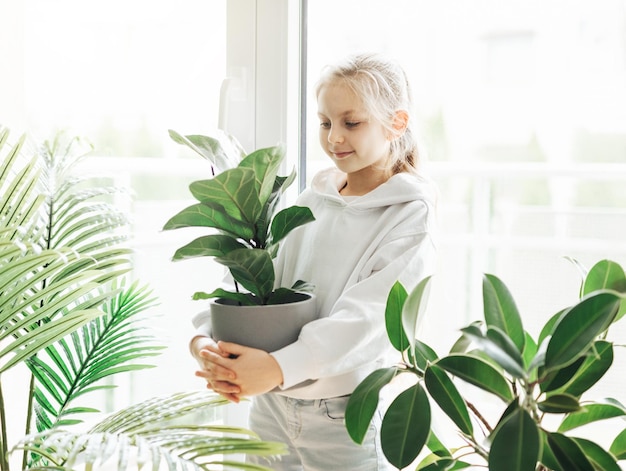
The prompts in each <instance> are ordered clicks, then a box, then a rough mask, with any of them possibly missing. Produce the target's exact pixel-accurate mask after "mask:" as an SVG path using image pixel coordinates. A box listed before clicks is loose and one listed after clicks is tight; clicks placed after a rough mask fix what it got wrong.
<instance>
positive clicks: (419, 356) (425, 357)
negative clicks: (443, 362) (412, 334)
mask: <svg viewBox="0 0 626 471" xmlns="http://www.w3.org/2000/svg"><path fill="white" fill-rule="evenodd" d="M409 353H410V352H409ZM410 358H411V361H412V362H413V363H414V364H415V366H416V367H417V368H418V369H419V370H421V371H424V370H426V367H427V366H428V365H429V364H430V363H434V362H435V361H437V359H438V358H439V357H438V356H437V354H436V353H435V351H434V350H433V349H432V348H430V347H429V346H428V345H426V344H425V343H424V342H422V341H420V340H417V339H415V349H414V350H413V353H412V355H411V356H410Z"/></svg>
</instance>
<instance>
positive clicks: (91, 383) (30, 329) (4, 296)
mask: <svg viewBox="0 0 626 471" xmlns="http://www.w3.org/2000/svg"><path fill="white" fill-rule="evenodd" d="M65 137H66V136H65V135H64V134H57V135H56V136H55V138H54V139H53V140H51V141H46V142H45V143H44V145H43V146H41V148H40V149H38V151H37V152H36V153H33V154H34V155H33V156H32V157H31V156H27V155H26V152H25V151H24V147H25V136H22V137H21V138H20V139H19V140H18V141H17V142H16V143H15V144H13V145H11V144H10V143H9V130H8V129H6V128H0V161H1V163H2V167H1V171H0V425H1V430H0V469H2V470H3V471H10V469H12V467H13V468H14V469H57V470H64V469H67V470H69V469H75V468H74V464H76V463H77V462H82V463H84V464H85V466H87V467H89V466H93V465H94V464H100V463H101V462H102V461H103V460H105V459H106V458H107V457H111V459H113V460H114V461H116V460H122V461H124V459H125V457H127V456H128V455H129V454H131V453H132V452H133V450H137V449H138V448H137V447H136V446H135V445H136V444H138V443H141V445H142V447H143V448H142V449H144V450H149V451H150V453H151V458H148V459H146V460H145V461H150V460H153V461H154V462H156V463H157V464H158V461H159V460H163V461H167V462H169V463H174V464H177V465H179V466H180V467H181V468H182V469H200V468H199V466H200V465H202V466H203V468H202V469H210V466H209V465H208V464H206V463H208V462H209V461H219V458H217V455H219V454H226V453H229V452H232V453H259V454H270V455H273V454H280V453H281V450H282V445H279V444H271V443H265V442H261V441H259V440H258V439H257V438H256V437H255V436H254V435H253V434H252V433H251V432H248V431H247V430H244V429H231V428H228V427H207V426H199V425H197V424H196V423H194V422H193V421H192V422H190V420H189V419H185V420H186V422H180V421H179V423H178V425H177V427H174V426H172V425H170V424H169V423H168V421H171V419H174V418H179V419H180V418H181V417H188V415H189V411H190V410H193V409H195V408H198V409H199V410H206V409H207V408H212V407H216V406H219V405H220V404H222V403H223V401H221V400H220V399H219V398H218V397H217V396H215V395H210V394H209V395H207V394H206V393H205V392H203V393H186V394H176V395H172V396H171V397H165V398H159V400H158V401H146V402H145V403H142V404H138V405H135V406H132V407H130V408H129V409H126V410H124V411H121V412H120V413H118V414H116V415H114V416H113V417H112V418H110V419H107V420H106V421H104V422H102V423H101V424H98V425H96V426H95V427H93V428H92V429H90V430H87V431H85V430H84V429H81V428H80V426H81V425H83V424H82V422H83V420H82V417H84V414H86V413H90V412H96V411H95V410H94V409H93V408H92V407H87V406H85V404H84V403H82V404H81V401H82V400H83V399H84V396H85V395H89V394H90V393H92V392H93V391H95V390H98V389H104V388H110V387H112V385H111V384H110V383H106V382H103V380H105V379H109V380H110V379H111V378H112V377H113V376H114V375H116V374H119V373H124V372H129V371H133V370H136V369H140V368H145V367H148V366H150V365H143V364H140V363H137V360H140V359H145V358H148V357H151V356H153V355H155V354H157V353H158V352H159V351H160V350H161V349H162V348H163V347H161V346H159V345H158V344H157V339H156V338H154V336H153V335H151V334H150V332H149V331H148V330H146V325H145V322H146V321H147V320H149V318H148V317H147V313H148V311H149V309H150V308H151V307H153V306H154V305H155V302H156V299H155V298H154V297H153V296H152V293H151V291H150V290H149V289H148V288H147V287H146V286H140V285H139V283H138V282H136V281H135V282H132V283H131V282H128V280H127V278H126V275H127V274H128V273H129V271H130V270H131V269H132V264H131V259H130V257H129V255H130V250H129V249H128V248H126V247H124V245H123V242H124V241H126V235H125V234H126V232H125V231H123V230H122V231H120V229H124V227H125V226H126V225H127V222H128V221H127V219H126V217H125V215H123V214H122V213H120V212H119V211H118V210H117V209H116V208H115V206H113V205H111V204H109V203H107V200H106V197H107V195H110V194H112V193H114V192H116V191H117V190H119V189H115V188H108V187H102V186H100V185H97V184H96V183H94V181H91V180H89V179H86V178H77V177H75V176H74V175H73V174H72V172H71V170H72V169H73V167H74V165H75V164H77V163H78V162H79V161H80V160H81V159H82V158H83V157H84V156H85V151H86V149H87V150H88V149H90V147H89V146H81V145H80V144H81V141H80V140H79V139H77V138H70V139H66V138H65ZM25 367H28V368H29V369H30V371H31V372H32V375H31V376H30V379H28V377H26V380H27V381H26V382H24V384H17V382H16V379H15V377H13V376H9V377H8V382H7V381H5V379H6V378H7V375H11V374H13V373H14V372H15V371H17V370H20V369H21V370H24V369H25ZM17 377H18V378H20V376H17ZM7 384H8V385H10V387H11V390H12V392H14V391H15V390H18V389H19V390H20V394H17V395H15V394H13V395H12V396H10V397H9V396H7V395H5V394H4V393H3V391H5V390H6V389H3V387H4V388H6V385H7ZM22 390H23V392H24V394H22ZM22 395H23V396H26V397H27V399H28V401H27V405H26V411H25V413H24V416H25V427H19V428H18V427H16V426H14V424H12V423H10V422H9V420H8V418H7V413H8V412H11V413H12V414H13V413H14V412H15V409H16V405H15V404H14V403H13V402H12V399H14V398H16V397H17V396H22ZM19 404H21V402H20V403H19ZM112 419H114V420H112ZM120 424H123V425H120ZM166 424H167V425H168V426H167V427H166V426H165V425H166ZM185 424H186V425H185ZM16 430H20V431H26V433H27V434H28V435H27V436H26V437H24V438H23V439H21V440H19V441H17V442H16V443H15V444H14V445H13V446H11V442H10V440H11V439H12V438H13V435H14V434H15V431H16ZM225 432H226V433H227V434H229V435H232V436H223V434H224V433H225ZM211 434H213V435H216V434H219V435H220V436H214V437H211ZM164 440H169V442H170V445H167V444H163V441H164ZM208 442H211V445H212V446H211V447H210V448H207V447H206V444H207V443H208ZM9 450H12V453H11V454H9ZM193 450H196V451H195V454H194V455H189V454H188V453H189V452H190V451H193ZM20 451H23V453H19V452H20ZM18 461H21V467H19V468H18V466H19V464H18ZM203 463H204V464H203ZM239 465H241V466H244V465H243V464H241V463H240V464H239ZM215 466H218V465H215ZM120 469H122V468H120ZM259 469H264V468H261V467H260V468H259Z"/></svg>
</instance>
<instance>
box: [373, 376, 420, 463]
mask: <svg viewBox="0 0 626 471" xmlns="http://www.w3.org/2000/svg"><path fill="white" fill-rule="evenodd" d="M429 433H430V404H429V402H428V396H427V394H426V391H424V388H423V387H422V385H421V384H420V383H416V384H415V385H413V386H411V387H410V388H408V389H406V390H405V391H403V392H402V393H400V394H399V395H398V396H397V397H396V398H395V399H394V401H393V402H392V403H391V405H390V406H389V408H388V409H387V412H385V416H384V417H383V424H382V427H381V431H380V440H381V445H382V449H383V453H384V454H385V457H386V458H387V460H388V461H389V462H390V463H391V464H392V465H394V466H395V467H397V468H404V467H406V466H408V465H409V464H411V463H412V462H413V461H414V460H415V459H416V458H417V455H418V454H419V453H420V451H421V450H422V448H423V447H424V445H425V444H426V441H427V439H428V435H429Z"/></svg>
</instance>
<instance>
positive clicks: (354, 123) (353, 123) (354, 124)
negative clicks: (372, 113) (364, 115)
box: [346, 121, 361, 128]
mask: <svg viewBox="0 0 626 471" xmlns="http://www.w3.org/2000/svg"><path fill="white" fill-rule="evenodd" d="M359 124H361V123H360V122H359V121H346V127H348V128H356V127H357V126H358V125H359Z"/></svg>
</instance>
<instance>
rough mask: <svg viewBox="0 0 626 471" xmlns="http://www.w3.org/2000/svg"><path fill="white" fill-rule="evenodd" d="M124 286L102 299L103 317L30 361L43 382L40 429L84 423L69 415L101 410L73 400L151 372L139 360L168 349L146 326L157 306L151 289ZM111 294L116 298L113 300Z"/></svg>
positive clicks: (112, 287) (113, 288)
mask: <svg viewBox="0 0 626 471" xmlns="http://www.w3.org/2000/svg"><path fill="white" fill-rule="evenodd" d="M124 282H125V280H122V282H121V283H120V285H119V286H118V283H117V282H116V281H115V282H113V283H112V284H111V285H110V287H109V286H107V289H106V291H105V292H104V293H102V296H101V297H100V298H98V300H97V304H98V305H99V306H101V308H102V310H103V311H104V313H105V314H104V316H102V317H99V318H97V319H95V320H94V321H93V322H91V323H90V324H88V325H85V326H83V327H82V328H81V329H80V330H77V331H75V332H72V333H71V335H70V336H69V337H68V338H67V339H62V340H60V341H59V342H57V343H56V344H54V345H51V346H49V347H47V348H46V350H45V353H44V352H42V354H40V355H39V356H37V357H33V358H31V359H29V360H28V362H27V365H28V367H29V368H30V370H31V372H32V373H33V375H34V376H35V378H36V379H37V384H38V386H37V389H36V394H35V399H36V404H37V407H38V410H37V416H38V420H37V424H38V427H37V428H38V430H45V429H46V428H52V427H59V426H64V425H68V424H70V423H72V424H73V423H79V422H81V420H79V419H76V418H75V417H72V418H71V419H68V417H69V416H75V415H76V414H84V413H86V412H98V411H97V410H95V409H91V408H84V407H76V406H75V405H74V401H75V400H76V399H77V398H78V397H79V396H82V395H84V394H86V393H87V392H91V391H94V390H99V389H107V388H109V386H108V385H106V384H101V383H100V381H101V380H102V379H104V378H107V377H109V376H112V375H115V374H119V373H127V372H130V371H135V370H140V369H145V368H152V367H153V365H151V364H138V363H136V361H137V360H139V359H145V358H148V357H151V356H155V355H158V354H159V353H160V351H161V350H162V349H163V348H165V347H163V346H159V345H156V344H155V342H156V339H155V337H154V335H153V334H152V333H151V332H150V331H149V330H148V329H146V327H145V325H144V324H145V320H146V315H145V314H144V312H145V311H146V310H147V309H149V308H151V307H153V306H154V305H155V304H156V299H155V298H154V297H152V291H151V290H149V288H148V287H147V286H139V283H138V282H137V281H135V282H133V283H132V284H131V285H130V286H129V287H127V288H126V287H124ZM111 292H117V295H116V296H113V297H111V296H110V293H111Z"/></svg>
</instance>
